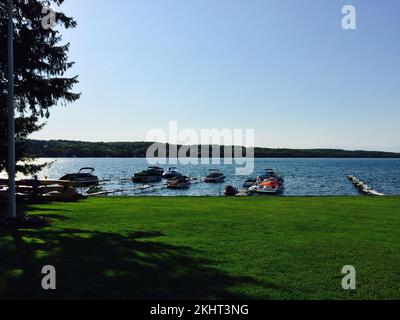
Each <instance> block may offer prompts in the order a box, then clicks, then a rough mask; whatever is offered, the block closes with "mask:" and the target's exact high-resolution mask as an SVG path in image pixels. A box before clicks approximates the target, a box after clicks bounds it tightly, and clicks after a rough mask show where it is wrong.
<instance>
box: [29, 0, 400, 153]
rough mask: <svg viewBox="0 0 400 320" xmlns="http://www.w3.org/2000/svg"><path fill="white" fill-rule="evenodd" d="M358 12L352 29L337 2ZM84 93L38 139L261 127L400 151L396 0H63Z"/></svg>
mask: <svg viewBox="0 0 400 320" xmlns="http://www.w3.org/2000/svg"><path fill="white" fill-rule="evenodd" d="M345 4H352V5H354V6H355V7H356V9H357V30H355V31H345V30H343V29H342V28H341V19H342V14H341V8H342V6H343V5H345ZM62 10H63V11H64V12H66V13H67V14H69V15H72V16H73V17H75V18H76V19H77V21H78V24H79V25H78V27H77V28H76V29H74V30H71V31H67V32H64V40H65V41H70V42H71V45H72V47H71V54H70V56H71V59H72V60H74V61H76V66H75V67H74V69H73V73H76V74H79V79H80V84H79V86H77V87H76V90H77V91H81V92H82V98H81V99H80V101H78V102H76V103H74V104H70V105H67V107H62V106H60V107H56V108H53V111H52V114H51V117H50V119H49V122H48V125H47V127H46V128H45V129H44V130H42V131H41V132H40V133H39V134H35V135H34V136H33V137H34V138H42V139H79V140H90V141H137V140H144V139H145V137H146V133H147V132H148V130H150V129H152V128H165V129H166V128H167V125H168V121H169V120H177V121H178V123H179V127H180V128H181V129H183V128H194V129H196V130H198V129H200V128H216V129H223V128H232V129H240V128H243V129H246V128H247V129H254V130H255V137H256V141H255V142H256V145H258V146H266V147H268V146H269V147H297V148H311V147H339V148H347V149H380V150H393V151H400V125H399V120H400V89H399V85H400V41H399V31H400V1H398V0H385V1H380V0H368V1H367V0H363V1H358V0H347V1H339V0H274V1H267V0H229V1H228V0H218V1H216V0H114V1H106V0H84V1H82V0H66V1H65V4H64V5H63V6H62Z"/></svg>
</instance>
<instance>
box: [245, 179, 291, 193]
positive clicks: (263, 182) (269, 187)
mask: <svg viewBox="0 0 400 320" xmlns="http://www.w3.org/2000/svg"><path fill="white" fill-rule="evenodd" d="M283 189H284V181H283V179H282V178H280V177H271V178H269V179H260V178H258V179H257V184H256V185H254V186H252V187H250V188H249V191H250V192H255V193H263V194H279V193H281V192H282V191H283Z"/></svg>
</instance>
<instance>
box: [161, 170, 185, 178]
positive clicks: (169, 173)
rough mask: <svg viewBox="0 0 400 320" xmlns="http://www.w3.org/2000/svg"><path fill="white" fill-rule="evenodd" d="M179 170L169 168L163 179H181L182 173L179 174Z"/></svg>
mask: <svg viewBox="0 0 400 320" xmlns="http://www.w3.org/2000/svg"><path fill="white" fill-rule="evenodd" d="M177 170H178V169H177V168H175V167H172V168H169V169H168V171H167V172H164V173H163V175H162V177H163V178H164V179H173V178H175V177H181V176H182V173H179V172H178V171H177Z"/></svg>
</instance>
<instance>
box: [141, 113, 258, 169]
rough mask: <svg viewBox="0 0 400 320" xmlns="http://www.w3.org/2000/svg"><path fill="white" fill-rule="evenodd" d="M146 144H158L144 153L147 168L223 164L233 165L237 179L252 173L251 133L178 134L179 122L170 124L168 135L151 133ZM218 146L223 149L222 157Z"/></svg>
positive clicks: (184, 131)
mask: <svg viewBox="0 0 400 320" xmlns="http://www.w3.org/2000/svg"><path fill="white" fill-rule="evenodd" d="M146 140H147V141H159V142H157V143H154V144H152V145H151V146H150V147H149V148H148V149H147V153H146V158H147V161H148V162H149V163H150V164H172V165H174V164H178V163H179V164H183V165H185V164H204V165H206V164H210V162H211V163H212V164H220V163H221V162H223V163H224V164H235V165H236V168H235V170H236V172H235V173H236V175H249V174H252V173H253V171H254V130H253V129H245V130H243V129H222V130H218V129H201V130H199V131H196V130H194V129H182V130H178V122H177V121H170V122H169V124H168V132H166V131H165V130H163V129H152V130H150V131H149V132H148V134H147V136H146ZM167 143H168V144H167ZM178 145H180V146H179V147H178ZM220 146H223V147H222V149H223V155H222V154H221V147H220ZM210 149H211V152H210Z"/></svg>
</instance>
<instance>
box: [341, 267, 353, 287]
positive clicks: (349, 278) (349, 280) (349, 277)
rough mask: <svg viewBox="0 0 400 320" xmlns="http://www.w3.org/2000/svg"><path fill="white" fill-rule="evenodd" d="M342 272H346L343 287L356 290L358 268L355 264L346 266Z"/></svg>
mask: <svg viewBox="0 0 400 320" xmlns="http://www.w3.org/2000/svg"><path fill="white" fill-rule="evenodd" d="M342 273H343V274H346V275H345V276H344V277H343V279H342V288H343V289H344V290H356V268H354V267H353V266H350V265H348V266H344V267H343V268H342Z"/></svg>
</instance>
